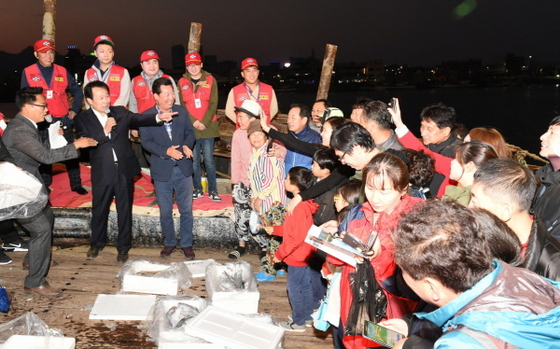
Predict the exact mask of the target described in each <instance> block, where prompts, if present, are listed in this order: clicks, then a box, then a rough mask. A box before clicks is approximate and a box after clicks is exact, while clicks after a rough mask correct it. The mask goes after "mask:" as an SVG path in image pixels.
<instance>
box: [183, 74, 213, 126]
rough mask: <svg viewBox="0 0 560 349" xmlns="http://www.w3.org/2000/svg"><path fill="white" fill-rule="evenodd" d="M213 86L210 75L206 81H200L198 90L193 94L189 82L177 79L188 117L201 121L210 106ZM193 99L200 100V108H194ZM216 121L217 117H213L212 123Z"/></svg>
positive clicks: (193, 90)
mask: <svg viewBox="0 0 560 349" xmlns="http://www.w3.org/2000/svg"><path fill="white" fill-rule="evenodd" d="M213 84H214V78H213V77H212V75H207V76H206V81H200V82H199V85H198V90H197V91H196V92H195V86H193V84H192V81H191V80H189V79H185V78H181V79H179V88H180V89H181V95H182V96H183V102H185V107H186V108H187V110H188V111H189V115H190V116H192V117H193V118H195V119H197V120H198V121H202V119H203V118H204V115H205V114H206V111H207V110H208V107H209V106H210V100H211V99H212V85H213ZM195 99H200V108H196V104H195ZM217 120H218V117H217V116H216V115H214V117H213V118H212V121H217Z"/></svg>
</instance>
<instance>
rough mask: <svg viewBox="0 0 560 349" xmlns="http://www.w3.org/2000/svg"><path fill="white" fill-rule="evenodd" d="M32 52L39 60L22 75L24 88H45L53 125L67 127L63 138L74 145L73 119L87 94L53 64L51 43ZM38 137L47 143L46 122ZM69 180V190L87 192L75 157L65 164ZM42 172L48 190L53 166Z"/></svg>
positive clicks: (42, 43)
mask: <svg viewBox="0 0 560 349" xmlns="http://www.w3.org/2000/svg"><path fill="white" fill-rule="evenodd" d="M33 51H34V54H35V57H36V58H37V63H35V64H32V65H30V66H29V67H27V68H25V69H24V70H23V73H22V74H21V84H20V85H21V88H24V87H42V88H43V96H44V97H45V98H46V100H47V104H48V112H49V114H50V115H51V116H52V122H55V121H60V122H62V123H63V124H64V127H63V132H64V138H65V139H66V141H67V142H68V143H72V142H74V135H73V126H74V117H75V116H76V114H77V113H79V112H80V109H81V108H82V100H83V99H84V94H83V93H82V89H81V88H80V86H79V85H78V84H77V83H76V81H74V78H72V75H70V73H69V72H68V71H67V70H66V68H64V67H62V66H60V65H58V64H54V58H55V48H54V44H53V42H52V41H50V40H47V39H42V40H39V41H37V42H35V45H33ZM66 90H69V91H70V93H71V94H72V96H74V101H73V102H72V107H70V105H69V103H68V96H67V95H66ZM39 135H40V136H41V140H42V141H43V142H45V141H46V140H47V139H48V137H49V132H48V126H47V125H46V123H42V124H41V125H39ZM64 164H65V165H66V169H67V171H68V177H69V178H70V188H71V189H72V191H74V192H76V193H78V194H80V195H85V194H87V191H86V190H85V189H84V187H82V178H81V176H80V161H79V160H78V159H77V158H75V159H71V160H67V161H65V162H64ZM39 172H40V174H41V177H42V179H43V182H44V183H45V186H46V187H47V188H48V187H49V186H50V185H51V184H52V165H51V164H43V165H41V166H40V168H39Z"/></svg>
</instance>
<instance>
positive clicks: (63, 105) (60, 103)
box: [24, 64, 70, 118]
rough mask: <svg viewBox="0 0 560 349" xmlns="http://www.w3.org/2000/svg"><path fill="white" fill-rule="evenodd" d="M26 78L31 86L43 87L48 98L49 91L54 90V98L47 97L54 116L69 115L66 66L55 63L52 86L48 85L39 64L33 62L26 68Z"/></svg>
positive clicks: (44, 94) (51, 113)
mask: <svg viewBox="0 0 560 349" xmlns="http://www.w3.org/2000/svg"><path fill="white" fill-rule="evenodd" d="M24 72H25V79H26V80H27V83H28V84H29V86H31V87H42V88H43V96H45V98H47V93H48V91H49V90H52V91H53V92H52V98H50V99H47V105H48V108H49V114H50V115H51V116H52V117H54V118H61V117H63V116H65V115H68V110H69V109H70V106H69V104H68V97H67V96H66V88H67V87H68V72H67V71H66V68H64V67H61V66H60V65H58V64H53V75H52V78H51V86H50V87H49V86H48V85H47V82H46V81H45V78H44V77H43V74H42V73H41V71H40V70H39V67H38V66H37V64H32V65H30V66H29V67H27V68H25V69H24Z"/></svg>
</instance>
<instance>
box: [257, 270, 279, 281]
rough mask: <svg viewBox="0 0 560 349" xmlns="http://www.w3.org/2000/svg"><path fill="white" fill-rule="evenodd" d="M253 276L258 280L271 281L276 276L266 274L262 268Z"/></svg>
mask: <svg viewBox="0 0 560 349" xmlns="http://www.w3.org/2000/svg"><path fill="white" fill-rule="evenodd" d="M255 278H256V279H257V281H258V282H267V281H272V280H275V279H276V276H273V275H268V274H267V273H266V272H265V271H264V270H263V271H261V272H259V273H256V274H255Z"/></svg>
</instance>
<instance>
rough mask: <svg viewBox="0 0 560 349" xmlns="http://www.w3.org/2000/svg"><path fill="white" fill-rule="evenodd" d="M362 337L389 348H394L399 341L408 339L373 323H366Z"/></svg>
mask: <svg viewBox="0 0 560 349" xmlns="http://www.w3.org/2000/svg"><path fill="white" fill-rule="evenodd" d="M362 336H363V337H365V338H367V339H369V340H372V341H374V342H376V343H379V344H381V345H384V346H386V347H389V348H392V347H394V346H395V344H397V342H398V341H400V340H401V339H403V338H405V337H406V336H405V335H404V334H402V333H398V332H395V331H393V330H390V329H388V328H386V327H383V326H379V325H377V324H374V323H373V322H371V321H365V322H364V332H363V335H362Z"/></svg>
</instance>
